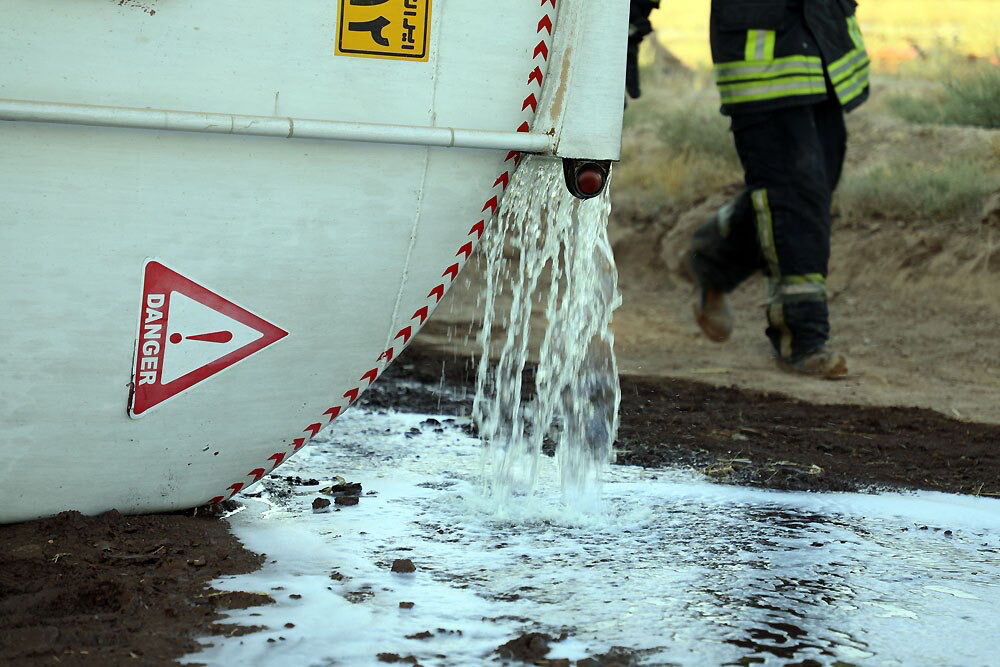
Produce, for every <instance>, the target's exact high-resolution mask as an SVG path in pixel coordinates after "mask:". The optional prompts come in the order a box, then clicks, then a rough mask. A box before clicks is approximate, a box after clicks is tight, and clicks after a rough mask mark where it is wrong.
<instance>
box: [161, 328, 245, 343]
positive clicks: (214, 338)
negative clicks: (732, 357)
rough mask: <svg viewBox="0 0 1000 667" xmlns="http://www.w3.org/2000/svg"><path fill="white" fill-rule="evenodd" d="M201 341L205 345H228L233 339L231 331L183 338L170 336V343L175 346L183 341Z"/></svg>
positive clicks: (174, 335)
mask: <svg viewBox="0 0 1000 667" xmlns="http://www.w3.org/2000/svg"><path fill="white" fill-rule="evenodd" d="M185 339H187V340H199V341H201V342H203V343H228V342H229V341H231V340H232V339H233V332H231V331H213V332H212V333H203V334H197V335H194V336H182V335H180V334H179V333H172V334H170V342H171V343H173V344H174V345H177V343H179V342H181V341H182V340H185Z"/></svg>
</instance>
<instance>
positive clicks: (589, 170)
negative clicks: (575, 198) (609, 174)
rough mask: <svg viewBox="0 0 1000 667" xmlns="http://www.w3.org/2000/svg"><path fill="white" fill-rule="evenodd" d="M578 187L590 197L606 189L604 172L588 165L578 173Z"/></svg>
mask: <svg viewBox="0 0 1000 667" xmlns="http://www.w3.org/2000/svg"><path fill="white" fill-rule="evenodd" d="M576 187H577V188H578V189H579V190H580V192H581V193H582V194H585V195H587V196H588V197H590V196H593V195H596V194H597V193H599V192H600V191H601V190H602V189H603V188H604V172H603V171H601V169H600V167H597V166H595V165H588V166H586V167H584V168H583V169H581V170H580V171H578V172H577V173H576Z"/></svg>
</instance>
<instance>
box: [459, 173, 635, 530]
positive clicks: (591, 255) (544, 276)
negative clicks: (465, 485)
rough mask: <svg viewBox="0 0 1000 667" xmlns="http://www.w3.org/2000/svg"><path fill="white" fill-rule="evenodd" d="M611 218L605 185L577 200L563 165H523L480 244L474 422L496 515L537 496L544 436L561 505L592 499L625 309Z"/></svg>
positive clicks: (614, 419) (610, 418)
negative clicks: (615, 320) (539, 314)
mask: <svg viewBox="0 0 1000 667" xmlns="http://www.w3.org/2000/svg"><path fill="white" fill-rule="evenodd" d="M610 212H611V201H610V197H609V195H608V189H607V188H606V189H605V191H604V193H603V194H602V195H601V196H599V197H596V198H594V199H591V200H587V201H581V200H578V199H576V198H574V197H573V196H572V195H570V194H569V192H568V191H567V190H566V186H565V184H564V182H563V171H562V165H561V164H560V162H559V161H558V160H552V159H544V158H534V157H529V158H527V159H526V161H525V162H524V163H523V164H522V165H521V167H520V168H519V169H518V170H517V172H516V173H515V175H514V179H513V181H512V183H511V187H510V191H509V192H508V193H507V195H506V197H505V198H504V200H503V205H502V206H501V208H500V213H499V215H498V216H497V219H496V220H495V221H494V226H493V227H492V229H490V230H489V232H488V233H487V234H486V235H485V236H484V237H483V242H482V245H481V251H482V253H483V257H484V258H485V263H486V272H485V273H486V284H485V286H484V289H483V293H482V296H481V302H482V303H483V306H484V308H483V323H482V329H481V332H480V334H479V343H480V345H481V349H482V357H481V358H480V361H479V368H478V373H477V377H476V399H475V404H474V407H473V417H474V418H475V420H476V423H477V424H478V427H479V432H480V436H481V437H482V439H483V441H484V442H485V443H486V448H485V455H484V475H483V480H484V491H485V493H486V495H487V497H489V498H490V499H491V500H493V501H494V502H495V505H496V507H497V510H498V511H499V512H501V513H502V512H503V508H504V506H505V505H506V504H507V503H508V502H509V501H510V500H511V499H512V498H513V497H514V496H524V495H531V494H532V492H533V490H534V486H535V482H536V480H537V476H538V468H539V457H540V456H541V453H542V444H543V441H544V440H545V439H546V437H548V438H550V439H551V440H553V441H554V442H555V444H556V458H557V461H558V463H559V468H560V479H561V484H562V491H563V502H564V503H566V504H567V505H573V506H575V507H577V508H579V507H581V506H583V505H590V506H593V503H595V502H596V500H597V499H598V498H599V495H600V493H599V491H600V477H601V474H602V471H603V470H604V469H605V468H606V466H607V465H608V464H609V463H610V462H611V457H612V444H613V443H614V439H615V434H616V432H617V429H618V404H619V402H620V399H621V393H620V390H619V386H618V368H617V364H616V361H615V356H614V350H613V348H614V335H613V334H612V332H611V328H610V325H611V318H612V314H613V312H614V310H615V309H616V308H617V307H618V306H619V305H620V303H621V295H620V293H619V291H618V274H617V270H616V268H615V263H614V257H613V255H612V251H611V244H610V242H609V241H608V234H607V220H608V215H609V214H610ZM505 294H509V302H510V305H509V306H505V305H504V303H505V301H506V300H505V299H503V298H501V297H503V296H504V295H505ZM536 308H537V309H540V310H542V311H543V313H544V319H545V328H544V333H542V334H541V337H542V338H541V345H540V347H539V353H538V355H539V356H538V366H537V369H536V371H535V377H534V381H535V393H534V396H533V397H530V399H531V400H530V401H529V400H526V399H528V398H529V396H527V395H526V391H525V387H524V384H523V382H522V377H523V375H524V371H525V367H526V365H527V364H528V361H529V354H530V352H531V343H532V319H533V315H534V314H535V312H536Z"/></svg>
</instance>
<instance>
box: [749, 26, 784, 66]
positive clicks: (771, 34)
mask: <svg viewBox="0 0 1000 667" xmlns="http://www.w3.org/2000/svg"><path fill="white" fill-rule="evenodd" d="M777 39H778V34H777V32H775V31H774V30H747V42H746V45H745V46H744V47H743V59H744V60H748V61H751V62H765V61H769V60H774V45H775V42H776V41H777Z"/></svg>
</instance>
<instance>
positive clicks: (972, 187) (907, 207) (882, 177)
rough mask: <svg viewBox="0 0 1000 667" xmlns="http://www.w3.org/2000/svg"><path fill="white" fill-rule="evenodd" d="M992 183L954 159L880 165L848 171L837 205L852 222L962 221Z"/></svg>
mask: <svg viewBox="0 0 1000 667" xmlns="http://www.w3.org/2000/svg"><path fill="white" fill-rule="evenodd" d="M994 180H995V179H993V178H992V177H991V175H990V174H989V173H988V172H987V170H986V169H984V168H983V166H982V165H979V164H976V163H975V162H970V161H968V160H962V159H958V158H949V159H947V160H945V161H943V162H940V163H934V164H930V163H922V162H915V163H903V164H901V163H897V162H892V163H889V162H883V163H879V164H875V165H871V166H868V167H864V168H861V169H854V170H848V172H847V174H846V176H845V178H844V182H843V183H842V184H841V187H840V190H839V192H838V201H839V202H840V206H841V208H842V209H843V210H844V212H845V213H847V214H848V215H849V216H850V217H852V218H856V219H857V218H862V219H871V218H880V219H886V218H888V219H893V220H904V221H939V220H946V219H968V218H970V217H972V216H975V215H976V214H978V213H979V212H980V209H981V208H982V206H983V202H984V201H985V200H986V198H987V197H988V196H989V194H990V193H991V192H992V191H993V189H994V188H995V187H996V183H995V182H994Z"/></svg>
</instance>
